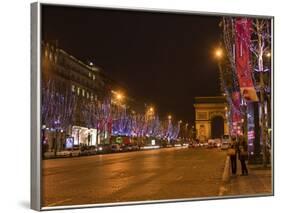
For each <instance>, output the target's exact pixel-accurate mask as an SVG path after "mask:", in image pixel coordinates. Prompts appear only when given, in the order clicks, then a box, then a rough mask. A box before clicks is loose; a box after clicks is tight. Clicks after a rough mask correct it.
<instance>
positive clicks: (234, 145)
mask: <svg viewBox="0 0 281 213" xmlns="http://www.w3.org/2000/svg"><path fill="white" fill-rule="evenodd" d="M227 154H228V155H229V157H230V163H231V173H232V175H236V170H237V163H236V161H237V160H236V159H237V142H236V138H235V137H232V138H231V143H230V148H229V149H228V152H227Z"/></svg>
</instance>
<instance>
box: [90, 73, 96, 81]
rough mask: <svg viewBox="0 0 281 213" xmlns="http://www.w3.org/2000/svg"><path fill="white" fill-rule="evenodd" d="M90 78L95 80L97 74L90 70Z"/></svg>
mask: <svg viewBox="0 0 281 213" xmlns="http://www.w3.org/2000/svg"><path fill="white" fill-rule="evenodd" d="M89 78H91V79H93V81H94V80H95V79H96V76H95V75H94V74H92V73H91V72H89Z"/></svg>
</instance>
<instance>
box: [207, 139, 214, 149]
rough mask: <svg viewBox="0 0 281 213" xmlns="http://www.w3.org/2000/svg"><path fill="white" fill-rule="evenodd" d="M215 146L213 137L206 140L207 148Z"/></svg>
mask: <svg viewBox="0 0 281 213" xmlns="http://www.w3.org/2000/svg"><path fill="white" fill-rule="evenodd" d="M214 147H215V140H214V139H209V140H208V146H207V148H209V149H210V148H214Z"/></svg>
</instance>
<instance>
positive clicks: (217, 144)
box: [214, 138, 221, 148]
mask: <svg viewBox="0 0 281 213" xmlns="http://www.w3.org/2000/svg"><path fill="white" fill-rule="evenodd" d="M214 143H215V147H218V148H219V147H221V139H220V138H216V139H215V140H214Z"/></svg>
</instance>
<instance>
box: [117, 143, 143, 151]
mask: <svg viewBox="0 0 281 213" xmlns="http://www.w3.org/2000/svg"><path fill="white" fill-rule="evenodd" d="M139 149H140V147H139V146H138V145H136V144H129V145H124V146H122V147H121V150H122V151H124V152H128V151H137V150H139Z"/></svg>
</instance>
